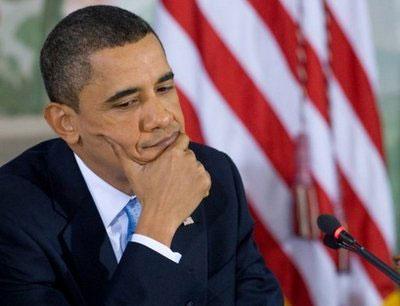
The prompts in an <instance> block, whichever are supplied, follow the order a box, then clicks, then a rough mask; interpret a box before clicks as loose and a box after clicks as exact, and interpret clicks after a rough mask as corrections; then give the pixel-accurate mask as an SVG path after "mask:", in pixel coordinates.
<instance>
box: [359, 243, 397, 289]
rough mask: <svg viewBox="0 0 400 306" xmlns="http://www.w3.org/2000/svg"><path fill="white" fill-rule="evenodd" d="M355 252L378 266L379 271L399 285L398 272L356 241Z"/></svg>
mask: <svg viewBox="0 0 400 306" xmlns="http://www.w3.org/2000/svg"><path fill="white" fill-rule="evenodd" d="M354 251H355V252H357V253H358V254H359V255H361V256H362V257H364V258H365V259H366V260H367V261H368V262H370V263H371V264H372V265H374V266H375V267H376V268H378V269H379V270H380V271H382V272H383V273H385V274H386V275H387V276H388V277H389V278H391V279H392V280H393V281H394V282H395V283H396V284H397V285H400V274H399V273H397V272H396V271H395V270H394V269H392V268H390V267H389V266H388V265H387V264H385V263H384V262H383V261H382V260H380V259H379V258H378V257H376V256H375V255H374V254H372V253H370V252H369V251H368V250H367V249H365V248H364V247H363V246H361V245H359V244H358V243H357V246H356V247H355V250H354Z"/></svg>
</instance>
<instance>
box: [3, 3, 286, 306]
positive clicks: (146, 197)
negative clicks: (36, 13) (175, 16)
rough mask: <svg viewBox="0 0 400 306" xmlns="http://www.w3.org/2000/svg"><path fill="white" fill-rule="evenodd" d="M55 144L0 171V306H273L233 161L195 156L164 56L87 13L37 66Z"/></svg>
mask: <svg viewBox="0 0 400 306" xmlns="http://www.w3.org/2000/svg"><path fill="white" fill-rule="evenodd" d="M41 70H42V75H43V79H44V83H45V86H46V90H47V92H48V95H49V97H50V100H51V103H50V104H48V105H47V106H46V108H45V110H44V116H45V118H46V120H47V122H48V123H49V125H50V126H51V127H52V128H53V130H54V131H55V132H56V133H57V134H58V135H59V136H60V139H55V140H50V141H47V142H44V143H41V144H39V145H37V146H35V147H34V148H31V149H29V150H28V151H26V152H24V153H23V154H22V155H21V156H19V157H17V158H16V159H15V160H13V161H11V162H10V163H8V164H7V165H5V166H3V167H2V168H1V170H0V193H1V195H2V196H1V199H0V297H1V303H2V305H13V306H16V305H58V306H64V305H107V306H108V305H110V306H111V305H171V306H172V305H173V306H176V305H273V306H279V305H282V304H283V301H282V296H281V292H280V289H279V286H278V284H277V282H276V280H275V278H274V276H273V275H272V274H271V272H270V271H268V270H267V269H266V268H265V265H264V262H263V260H262V258H261V256H260V254H259V253H258V251H257V249H256V247H255V245H254V242H253V239H252V221H251V218H250V216H249V213H248V210H247V207H246V201H245V195H244V192H243V186H242V183H241V180H240V177H239V174H238V172H237V169H236V168H235V166H234V164H233V163H232V161H231V160H230V159H229V157H228V156H226V155H225V154H223V153H220V152H218V151H216V150H214V149H211V148H208V147H205V146H201V145H198V144H194V143H190V144H189V140H188V137H187V136H186V135H185V133H184V121H183V116H182V112H181V109H180V106H179V101H178V97H177V93H176V89H175V86H174V81H173V73H172V71H171V68H170V67H169V65H168V63H167V60H166V57H165V54H164V51H163V48H162V46H161V44H160V42H159V40H158V38H157V36H156V34H155V33H154V32H153V30H152V29H151V28H150V26H149V25H148V24H147V23H146V22H145V21H144V20H142V19H141V18H139V17H138V16H136V15H134V14H132V13H130V12H127V11H125V10H122V9H119V8H116V7H111V6H92V7H87V8H84V9H81V10H79V11H76V12H74V13H72V14H70V15H69V16H67V17H66V18H64V19H63V20H62V21H61V22H60V23H59V24H58V25H57V26H56V27H55V29H54V30H53V31H52V32H51V33H50V34H49V36H48V38H47V40H46V42H45V43H44V46H43V49H42V52H41Z"/></svg>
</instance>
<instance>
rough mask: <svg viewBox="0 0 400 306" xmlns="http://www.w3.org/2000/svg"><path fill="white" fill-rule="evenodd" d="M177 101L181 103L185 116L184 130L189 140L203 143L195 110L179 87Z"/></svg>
mask: <svg viewBox="0 0 400 306" xmlns="http://www.w3.org/2000/svg"><path fill="white" fill-rule="evenodd" d="M177 90H178V95H179V102H180V104H181V108H182V112H183V116H184V117H185V132H186V134H187V135H189V138H190V140H192V141H194V142H198V143H205V141H204V137H203V133H202V132H201V126H200V121H199V118H198V117H197V114H196V111H195V110H194V108H193V106H192V104H191V103H190V102H189V99H188V98H187V97H186V95H185V94H184V93H183V92H182V91H181V90H180V89H179V88H177Z"/></svg>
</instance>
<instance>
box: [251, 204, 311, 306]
mask: <svg viewBox="0 0 400 306" xmlns="http://www.w3.org/2000/svg"><path fill="white" fill-rule="evenodd" d="M249 204H250V205H249V206H250V207H252V205H251V203H249ZM251 212H252V216H253V218H254V221H255V226H254V238H255V240H256V242H257V245H258V248H259V250H260V252H261V254H262V255H263V256H264V260H265V261H266V263H267V265H268V267H269V268H270V269H271V270H272V272H273V273H274V274H275V275H276V277H277V278H278V279H279V281H280V284H281V287H282V291H283V294H284V295H285V297H286V298H287V299H288V300H289V302H290V304H291V305H292V306H304V305H313V303H312V302H311V299H310V296H309V295H308V288H307V287H306V285H305V283H304V280H303V278H302V277H301V275H300V273H299V272H298V271H297V269H296V267H295V266H294V265H293V264H292V263H291V261H290V258H288V256H287V255H286V254H285V253H284V252H283V251H282V249H281V247H280V245H279V243H278V242H277V241H275V239H274V238H273V237H272V235H271V234H270V233H269V232H268V230H267V229H266V228H265V227H264V226H263V225H262V223H261V221H260V220H259V219H258V217H257V214H256V213H255V212H254V211H251Z"/></svg>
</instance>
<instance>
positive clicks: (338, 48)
mask: <svg viewBox="0 0 400 306" xmlns="http://www.w3.org/2000/svg"><path fill="white" fill-rule="evenodd" d="M327 12H328V16H329V22H328V28H329V32H330V35H331V41H332V42H333V43H331V46H330V47H331V65H332V71H333V72H334V74H335V76H336V78H337V80H338V82H339V84H340V86H341V88H342V89H343V92H344V94H345V95H346V97H347V99H348V100H349V102H350V104H351V105H352V107H353V109H354V111H355V113H356V114H357V116H358V118H359V119H360V121H361V123H362V125H363V126H364V128H365V130H366V131H367V134H368V135H369V137H370V138H371V140H372V142H373V143H374V145H375V147H376V149H377V150H378V152H379V153H380V154H381V156H382V158H384V152H383V144H382V132H381V122H380V119H379V115H378V109H377V104H376V100H375V95H374V92H373V90H372V87H371V84H370V82H369V80H368V77H367V74H366V72H365V71H364V68H363V66H362V64H361V63H360V61H359V59H358V57H357V55H356V54H355V52H354V50H353V48H352V46H351V44H350V43H349V41H348V40H347V38H346V36H345V34H344V33H343V31H342V29H341V28H340V25H339V24H338V22H337V20H336V18H335V16H334V15H333V14H332V12H331V10H330V9H329V8H328V9H327Z"/></svg>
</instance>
